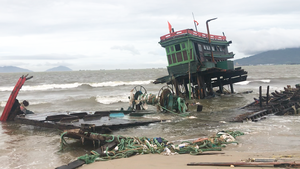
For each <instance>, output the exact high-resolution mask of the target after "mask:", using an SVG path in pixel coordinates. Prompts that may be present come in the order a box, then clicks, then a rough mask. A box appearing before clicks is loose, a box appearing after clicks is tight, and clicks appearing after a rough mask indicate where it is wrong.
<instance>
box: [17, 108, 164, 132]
mask: <svg viewBox="0 0 300 169" xmlns="http://www.w3.org/2000/svg"><path fill="white" fill-rule="evenodd" d="M126 117H127V116H126ZM15 121H16V122H18V123H21V124H28V125H33V126H40V127H46V128H57V129H61V130H65V129H79V128H81V129H82V128H86V129H87V130H89V131H93V132H100V133H107V132H110V131H112V130H117V129H120V128H126V127H133V126H141V125H148V124H150V123H157V122H161V121H162V120H157V119H150V118H141V117H139V118H132V117H128V118H122V117H113V118H112V117H109V112H108V113H107V112H101V113H97V112H95V113H93V114H88V113H86V112H79V113H71V114H70V113H40V114H28V115H26V116H17V117H16V118H15Z"/></svg>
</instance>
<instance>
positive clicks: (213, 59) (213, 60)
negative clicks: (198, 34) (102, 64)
mask: <svg viewBox="0 0 300 169" xmlns="http://www.w3.org/2000/svg"><path fill="white" fill-rule="evenodd" d="M215 19H217V18H213V19H209V20H207V21H206V29H207V36H208V42H209V46H210V53H211V58H212V62H214V63H216V61H215V58H214V54H213V51H212V46H211V40H210V33H209V27H208V22H210V21H212V20H215Z"/></svg>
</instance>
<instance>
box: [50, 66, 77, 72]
mask: <svg viewBox="0 0 300 169" xmlns="http://www.w3.org/2000/svg"><path fill="white" fill-rule="evenodd" d="M63 71H72V69H70V68H68V67H66V66H57V67H54V68H51V69H48V70H46V72H63Z"/></svg>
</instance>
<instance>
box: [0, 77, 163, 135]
mask: <svg viewBox="0 0 300 169" xmlns="http://www.w3.org/2000/svg"><path fill="white" fill-rule="evenodd" d="M31 78H32V77H30V78H27V76H22V77H20V79H19V81H18V82H17V84H16V86H15V88H14V90H13V91H12V93H11V95H10V97H9V99H8V102H7V105H6V107H5V109H4V112H3V113H2V115H1V121H15V122H17V123H21V124H28V125H33V126H39V127H47V128H57V129H61V130H65V129H79V128H89V129H92V131H93V132H98V133H108V132H111V131H112V130H117V129H120V128H126V127H133V126H141V125H148V124H150V123H156V122H161V120H156V119H150V118H139V119H134V118H127V119H126V118H123V117H124V115H128V114H130V113H134V111H133V110H123V109H121V110H110V111H95V112H93V113H87V112H63V113H56V112H50V113H36V114H26V113H24V112H23V111H22V110H21V108H20V107H21V104H20V103H19V101H18V100H17V99H16V98H17V95H18V92H19V90H20V89H21V88H22V85H23V84H24V83H25V81H26V80H29V79H31Z"/></svg>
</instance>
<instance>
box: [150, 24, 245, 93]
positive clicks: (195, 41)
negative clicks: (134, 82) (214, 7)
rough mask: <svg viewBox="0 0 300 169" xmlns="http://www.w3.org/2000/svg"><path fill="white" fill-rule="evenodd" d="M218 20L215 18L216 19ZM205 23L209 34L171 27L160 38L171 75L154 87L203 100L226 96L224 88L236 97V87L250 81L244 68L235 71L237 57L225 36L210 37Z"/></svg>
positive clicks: (158, 81)
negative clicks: (229, 48)
mask: <svg viewBox="0 0 300 169" xmlns="http://www.w3.org/2000/svg"><path fill="white" fill-rule="evenodd" d="M214 19H216V18H214ZM214 19H210V20H207V21H206V27H207V34H206V33H201V32H198V31H197V27H196V26H195V28H196V31H194V30H192V29H185V30H179V31H176V32H174V29H173V28H172V27H171V26H169V31H170V33H169V34H167V35H164V36H161V37H160V42H159V44H160V45H161V46H162V47H164V48H165V50H166V55H167V60H168V66H167V69H168V73H169V75H167V76H164V77H161V78H158V79H156V80H155V81H154V82H153V83H154V84H158V83H166V84H167V85H170V86H171V87H170V88H172V89H174V92H175V94H176V95H177V96H180V97H183V98H189V99H191V98H197V99H204V98H207V97H212V96H214V95H215V94H216V92H215V91H214V90H213V88H215V87H217V88H218V91H217V92H218V93H219V94H224V93H226V92H227V91H225V90H224V88H223V86H224V85H230V91H228V93H234V89H233V84H234V83H237V82H242V81H245V80H246V79H247V72H246V71H244V70H243V69H242V68H241V67H238V68H234V64H233V61H231V60H229V59H232V58H233V57H234V54H233V53H232V52H229V51H228V46H229V45H230V44H231V43H232V42H231V41H227V39H226V36H225V35H224V34H223V35H221V36H219V35H211V34H210V33H209V28H208V22H209V21H211V20H214Z"/></svg>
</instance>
